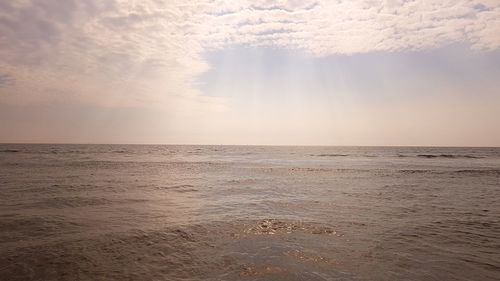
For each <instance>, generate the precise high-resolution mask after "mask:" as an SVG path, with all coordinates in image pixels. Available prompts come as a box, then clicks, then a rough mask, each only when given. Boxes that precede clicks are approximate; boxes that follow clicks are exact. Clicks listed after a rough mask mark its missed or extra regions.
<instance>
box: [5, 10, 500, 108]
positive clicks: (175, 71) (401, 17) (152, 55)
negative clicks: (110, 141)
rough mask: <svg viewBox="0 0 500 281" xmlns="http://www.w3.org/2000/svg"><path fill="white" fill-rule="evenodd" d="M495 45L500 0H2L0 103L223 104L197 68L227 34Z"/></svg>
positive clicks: (290, 44) (325, 51) (333, 48)
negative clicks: (198, 80)
mask: <svg viewBox="0 0 500 281" xmlns="http://www.w3.org/2000/svg"><path fill="white" fill-rule="evenodd" d="M457 42H458V43H465V44H470V45H471V47H472V48H474V49H478V50H493V49H498V48H499V47H500V3H499V2H498V1H486V0H484V1H474V0H457V1H437V0H436V1H433V0H429V1H417V0H414V1H404V0H387V1H375V0H366V1H340V0H339V1H319V0H317V1H295V0H294V1H268V0H259V1H223V0H217V1H208V0H206V1H201V0H200V1H177V0H169V1H164V2H163V1H155V0H145V1H97V0H93V1H76V0H64V1H63V0H45V1H34V0H32V1H28V0H25V1H3V2H1V3H0V57H2V61H1V62H0V72H1V73H4V74H3V75H5V77H10V79H9V81H11V82H9V83H3V86H2V87H1V88H0V102H4V103H21V104H23V103H40V102H51V101H54V100H57V101H65V102H76V103H82V102H83V103H89V104H99V105H104V106H162V107H168V108H172V110H177V111H178V110H185V111H190V110H196V109H199V110H203V109H207V110H209V111H210V110H215V111H220V110H224V107H225V105H224V101H223V100H221V99H217V98H214V97H205V96H203V95H202V93H200V92H199V91H198V90H197V89H196V88H195V87H193V79H195V77H197V76H198V75H200V74H201V73H203V72H205V71H206V70H208V69H209V65H208V64H207V62H206V61H205V59H204V57H203V54H204V52H206V51H210V50H218V49H223V48H226V47H228V46H231V45H247V46H273V47H278V48H286V49H300V50H304V51H306V52H309V53H310V54H312V55H315V56H327V55H332V54H354V53H366V52H374V51H401V50H422V49H432V48H439V47H442V46H445V45H448V44H452V43H457Z"/></svg>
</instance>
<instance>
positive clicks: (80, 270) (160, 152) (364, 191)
mask: <svg viewBox="0 0 500 281" xmlns="http://www.w3.org/2000/svg"><path fill="white" fill-rule="evenodd" d="M499 279H500V149H493V148H376V147H373V148H357V147H252V146H134V145H130V146H125V145H0V280H499Z"/></svg>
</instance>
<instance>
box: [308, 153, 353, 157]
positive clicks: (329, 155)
mask: <svg viewBox="0 0 500 281" xmlns="http://www.w3.org/2000/svg"><path fill="white" fill-rule="evenodd" d="M311 156H317V157H346V156H349V154H311Z"/></svg>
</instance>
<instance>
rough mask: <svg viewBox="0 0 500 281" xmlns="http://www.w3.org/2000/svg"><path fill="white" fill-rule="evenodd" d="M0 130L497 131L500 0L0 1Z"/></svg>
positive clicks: (153, 136)
mask: <svg viewBox="0 0 500 281" xmlns="http://www.w3.org/2000/svg"><path fill="white" fill-rule="evenodd" d="M0 142H4V143H11V142H27V143H155V144H162V143H164V144H169V143H171V144H256V145H422V146H500V1H498V0H454V1H443V0H439V1H437V0H436V1H435V0H422V1H419V0H413V1H411V0H386V1H377V0H351V1H342V0H337V1H321V0H301V1H298V0H292V1H268V0H254V1H208V0H203V1H202V0H199V1H177V0H168V1H159V0H140V1H139V0H137V1H122V0H109V1H102V0H88V1H78V0H11V1H0Z"/></svg>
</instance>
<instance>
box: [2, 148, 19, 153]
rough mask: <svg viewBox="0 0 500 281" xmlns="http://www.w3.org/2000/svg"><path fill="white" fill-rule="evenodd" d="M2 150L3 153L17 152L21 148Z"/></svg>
mask: <svg viewBox="0 0 500 281" xmlns="http://www.w3.org/2000/svg"><path fill="white" fill-rule="evenodd" d="M0 152H3V153H16V152H21V150H17V149H4V150H0Z"/></svg>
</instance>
